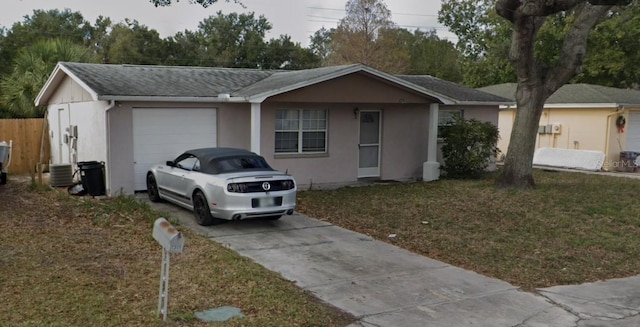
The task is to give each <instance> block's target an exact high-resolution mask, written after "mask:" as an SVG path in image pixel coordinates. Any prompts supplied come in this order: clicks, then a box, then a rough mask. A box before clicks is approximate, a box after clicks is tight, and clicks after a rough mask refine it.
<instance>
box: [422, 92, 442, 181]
mask: <svg viewBox="0 0 640 327" xmlns="http://www.w3.org/2000/svg"><path fill="white" fill-rule="evenodd" d="M439 108H440V105H439V104H438V103H432V104H430V105H429V135H428V136H427V162H425V163H423V164H422V181H424V182H431V181H436V180H438V179H440V163H439V162H438V110H439Z"/></svg>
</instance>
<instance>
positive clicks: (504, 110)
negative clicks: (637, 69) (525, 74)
mask: <svg viewBox="0 0 640 327" xmlns="http://www.w3.org/2000/svg"><path fill="white" fill-rule="evenodd" d="M516 86H517V85H516V84H515V83H507V84H499V85H493V86H488V87H483V88H480V89H479V90H481V91H484V92H488V93H491V94H495V95H498V96H501V97H505V98H509V99H511V100H512V101H513V103H514V104H513V105H512V106H503V107H501V110H500V119H499V123H498V129H499V130H500V137H501V140H500V141H499V143H498V148H499V149H500V150H501V151H502V152H504V153H506V152H507V148H508V145H509V139H510V138H511V131H512V126H513V121H514V118H515V113H516V105H515V92H516ZM622 123H624V124H622ZM543 147H549V148H562V149H578V150H593V151H600V152H602V153H604V156H605V160H604V165H603V167H602V169H603V170H607V171H610V170H628V168H629V167H623V166H621V164H620V156H621V152H627V151H631V152H640V91H636V90H629V89H617V88H612V87H606V86H599V85H590V84H567V85H564V86H562V87H561V88H560V89H559V90H558V91H556V92H555V93H554V94H552V95H551V96H550V97H549V99H548V100H547V101H546V103H545V105H544V110H543V112H542V116H541V117H540V128H539V130H538V138H537V140H536V148H543Z"/></svg>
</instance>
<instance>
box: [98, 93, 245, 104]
mask: <svg viewBox="0 0 640 327" xmlns="http://www.w3.org/2000/svg"><path fill="white" fill-rule="evenodd" d="M98 100H106V101H121V102H122V101H131V102H196V103H212V102H213V103H225V102H233V103H239V102H248V100H247V99H246V98H244V97H175V96H147V95H145V96H131V95H100V96H98Z"/></svg>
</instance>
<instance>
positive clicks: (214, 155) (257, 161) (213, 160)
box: [184, 148, 273, 174]
mask: <svg viewBox="0 0 640 327" xmlns="http://www.w3.org/2000/svg"><path fill="white" fill-rule="evenodd" d="M184 155H193V156H195V157H196V158H198V160H199V161H200V171H201V172H203V173H207V174H221V173H228V172H233V171H243V170H268V171H273V168H271V166H269V164H268V163H267V161H266V160H265V159H264V158H263V157H261V156H259V155H257V154H255V153H253V152H251V151H248V150H244V149H237V148H202V149H193V150H188V151H185V152H184Z"/></svg>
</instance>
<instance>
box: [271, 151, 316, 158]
mask: <svg viewBox="0 0 640 327" xmlns="http://www.w3.org/2000/svg"><path fill="white" fill-rule="evenodd" d="M328 156H329V153H327V152H324V153H276V154H274V155H273V158H274V159H291V158H326V157H328Z"/></svg>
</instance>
